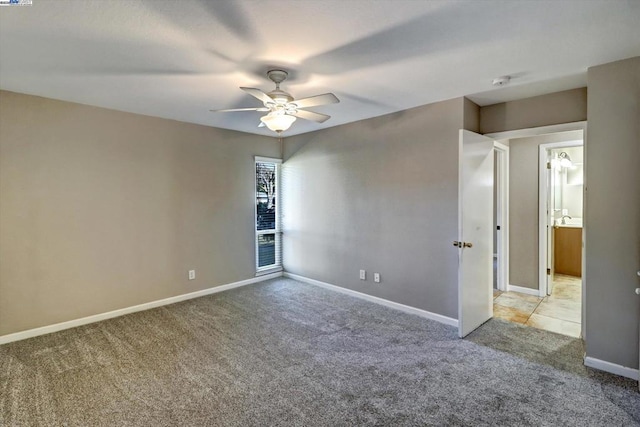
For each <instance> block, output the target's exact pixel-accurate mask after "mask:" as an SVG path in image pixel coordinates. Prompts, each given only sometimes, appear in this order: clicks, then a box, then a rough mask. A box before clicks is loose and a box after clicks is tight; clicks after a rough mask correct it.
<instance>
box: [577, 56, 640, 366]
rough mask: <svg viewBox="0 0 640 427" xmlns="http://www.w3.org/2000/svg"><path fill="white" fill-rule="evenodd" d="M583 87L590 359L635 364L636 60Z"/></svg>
mask: <svg viewBox="0 0 640 427" xmlns="http://www.w3.org/2000/svg"><path fill="white" fill-rule="evenodd" d="M588 84H589V129H588V134H587V146H586V177H587V192H586V211H585V224H586V228H585V232H586V265H585V267H586V274H585V279H586V287H587V288H586V306H587V307H586V309H587V312H586V313H587V320H586V322H587V325H586V326H587V336H586V342H587V356H590V357H595V358H597V359H602V360H606V361H609V362H613V363H616V364H619V365H622V366H628V367H633V368H637V367H638V325H639V324H640V296H637V295H635V293H634V288H637V287H640V277H638V276H637V275H636V271H638V270H640V167H639V166H638V160H639V159H640V57H636V58H632V59H628V60H625V61H618V62H614V63H611V64H605V65H601V66H597V67H593V68H590V69H589V71H588Z"/></svg>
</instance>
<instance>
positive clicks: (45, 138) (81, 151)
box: [0, 91, 280, 335]
mask: <svg viewBox="0 0 640 427" xmlns="http://www.w3.org/2000/svg"><path fill="white" fill-rule="evenodd" d="M0 112H1V113H0V263H1V264H0V335H4V334H8V333H12V332H18V331H22V330H26V329H31V328H35V327H39V326H45V325H50V324H53V323H58V322H62V321H67V320H72V319H77V318H80V317H85V316H89V315H93V314H98V313H102V312H106V311H111V310H115V309H119V308H124V307H129V306H132V305H136V304H141V303H145V302H149V301H153V300H157V299H162V298H167V297H171V296H175V295H179V294H184V293H188V292H193V291H197V290H200V289H205V288H209V287H212V286H216V285H220V284H225V283H230V282H234V281H238V280H243V279H248V278H251V277H253V276H254V274H255V249H254V235H253V221H254V213H253V200H254V199H253V194H254V191H255V188H254V186H255V184H254V178H253V173H254V172H253V167H254V163H253V162H254V160H253V156H254V155H263V156H271V157H279V154H280V149H279V144H278V142H277V140H276V139H274V138H267V137H258V136H255V135H248V134H242V133H239V132H232V131H223V130H220V129H215V128H211V127H206V126H199V125H193V124H186V123H181V122H176V121H172V120H165V119H158V118H152V117H147V116H140V115H136V114H129V113H122V112H117V111H112V110H106V109H102V108H95V107H88V106H84V105H80V104H73V103H68V102H61V101H54V100H51V99H45V98H39V97H33V96H28V95H20V94H16V93H12V92H6V91H3V92H0ZM189 269H195V270H196V280H192V281H188V280H187V271H188V270H189Z"/></svg>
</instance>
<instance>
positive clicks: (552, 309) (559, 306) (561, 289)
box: [493, 274, 582, 338]
mask: <svg viewBox="0 0 640 427" xmlns="http://www.w3.org/2000/svg"><path fill="white" fill-rule="evenodd" d="M553 282H554V286H553V292H552V295H550V296H547V297H545V298H540V297H537V296H534V295H527V294H522V293H519V292H501V291H496V290H494V292H493V296H494V298H493V316H494V317H497V318H500V319H504V320H508V321H510V322H515V323H521V324H524V325H527V326H532V327H534V328H538V329H544V330H546V331H551V332H556V333H559V334H563V335H568V336H571V337H575V338H579V337H580V332H581V324H580V323H581V301H582V281H581V280H580V278H579V277H573V276H565V275H560V274H557V275H555V276H554V280H553Z"/></svg>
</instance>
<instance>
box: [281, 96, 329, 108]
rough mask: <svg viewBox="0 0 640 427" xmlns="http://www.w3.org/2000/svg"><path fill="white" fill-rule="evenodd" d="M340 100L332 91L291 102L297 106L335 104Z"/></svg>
mask: <svg viewBox="0 0 640 427" xmlns="http://www.w3.org/2000/svg"><path fill="white" fill-rule="evenodd" d="M338 102H340V100H339V99H338V97H337V96H335V95H334V94H332V93H324V94H322V95H316V96H310V97H308V98H302V99H296V100H295V101H292V102H291V104H295V105H296V106H297V107H298V108H307V107H316V106H318V105H326V104H337V103H338Z"/></svg>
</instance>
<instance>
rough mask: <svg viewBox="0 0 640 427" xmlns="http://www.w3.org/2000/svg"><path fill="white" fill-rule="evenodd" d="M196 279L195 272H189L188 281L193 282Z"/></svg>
mask: <svg viewBox="0 0 640 427" xmlns="http://www.w3.org/2000/svg"><path fill="white" fill-rule="evenodd" d="M195 278H196V271H195V270H189V280H193V279H195Z"/></svg>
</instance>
